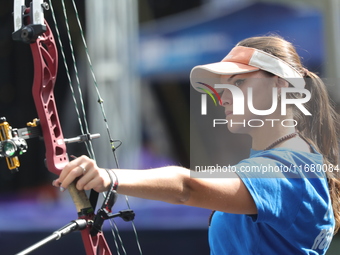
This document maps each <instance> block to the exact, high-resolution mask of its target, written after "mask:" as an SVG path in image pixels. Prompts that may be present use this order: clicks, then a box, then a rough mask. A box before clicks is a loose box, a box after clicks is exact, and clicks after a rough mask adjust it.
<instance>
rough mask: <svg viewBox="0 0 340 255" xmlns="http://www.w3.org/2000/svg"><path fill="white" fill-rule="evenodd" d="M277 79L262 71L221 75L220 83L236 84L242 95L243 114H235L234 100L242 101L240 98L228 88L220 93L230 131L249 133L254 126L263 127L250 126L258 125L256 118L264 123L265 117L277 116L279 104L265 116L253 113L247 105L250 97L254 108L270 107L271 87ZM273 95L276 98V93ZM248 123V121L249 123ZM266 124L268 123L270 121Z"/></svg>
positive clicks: (271, 101) (271, 103)
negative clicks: (250, 92) (250, 91)
mask: <svg viewBox="0 0 340 255" xmlns="http://www.w3.org/2000/svg"><path fill="white" fill-rule="evenodd" d="M277 80H278V77H277V76H269V75H268V74H266V73H265V72H263V71H256V72H252V73H246V74H237V75H231V76H230V75H222V76H221V83H222V84H230V85H233V86H236V87H238V88H239V89H240V90H241V91H242V93H243V95H244V114H242V115H237V114H234V107H235V104H236V103H237V102H236V101H235V100H241V101H242V99H241V98H237V97H235V95H234V96H233V95H232V93H231V91H230V90H229V89H224V91H223V93H222V97H221V99H222V106H223V107H224V108H225V114H226V119H227V120H228V129H229V130H230V131H231V132H232V133H243V134H251V133H252V132H253V130H254V128H257V129H258V128H265V126H263V127H251V126H259V125H260V123H261V122H260V121H256V120H263V122H264V123H265V121H264V120H265V119H270V118H273V117H274V116H275V118H277V114H278V113H279V108H280V107H279V106H278V107H277V110H276V111H275V112H274V113H272V114H270V115H265V116H260V115H255V114H254V113H252V112H251V111H250V109H249V107H248V100H249V99H251V102H252V106H253V107H254V108H255V109H256V110H268V109H270V108H271V107H272V105H273V88H274V87H276V86H277ZM249 88H251V89H252V95H249ZM274 97H275V98H277V95H274ZM239 103H240V102H239ZM249 121H250V122H249ZM248 123H250V125H249V124H248ZM266 124H270V122H269V123H266Z"/></svg>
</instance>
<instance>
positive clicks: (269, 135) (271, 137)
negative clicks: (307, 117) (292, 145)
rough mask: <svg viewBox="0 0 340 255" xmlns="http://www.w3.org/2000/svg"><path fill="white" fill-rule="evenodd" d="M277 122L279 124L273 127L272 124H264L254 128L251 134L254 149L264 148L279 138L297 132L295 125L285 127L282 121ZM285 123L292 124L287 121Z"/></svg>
mask: <svg viewBox="0 0 340 255" xmlns="http://www.w3.org/2000/svg"><path fill="white" fill-rule="evenodd" d="M275 124H276V125H279V126H277V127H272V126H271V124H270V126H267V127H264V126H263V127H261V128H258V129H254V130H252V132H251V133H250V135H251V137H252V148H253V149H254V150H264V149H265V148H267V147H268V146H270V145H271V144H272V143H274V142H275V141H276V140H277V139H279V138H281V137H283V136H286V135H289V134H292V133H294V132H296V130H295V128H294V127H284V126H282V125H281V122H280V123H275ZM285 125H288V126H292V125H290V124H287V123H285Z"/></svg>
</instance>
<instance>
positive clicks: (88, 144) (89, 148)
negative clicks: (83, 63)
mask: <svg viewBox="0 0 340 255" xmlns="http://www.w3.org/2000/svg"><path fill="white" fill-rule="evenodd" d="M49 5H50V8H51V14H52V19H53V22H54V25H55V30H56V34H57V38H58V43H59V46H60V52H61V54H62V57H63V63H64V67H65V70H66V76H67V80H68V85H69V87H70V90H71V94H72V100H73V103H74V105H75V111H76V115H77V119H78V123H79V128H80V131H81V133H82V134H83V135H84V134H85V131H84V125H85V130H86V133H87V134H89V133H90V132H89V127H88V123H87V118H86V111H85V108H84V102H83V96H82V91H81V88H80V82H79V76H78V69H77V66H76V64H75V63H76V62H75V61H76V60H75V55H74V50H73V45H72V43H70V47H71V55H72V60H73V68H74V71H75V73H76V75H75V76H76V80H77V84H78V93H79V95H80V96H79V98H80V104H81V106H82V114H83V116H84V118H83V121H84V125H83V124H82V119H81V116H80V111H79V108H78V106H77V105H78V102H77V98H76V96H75V92H74V89H73V85H72V80H71V75H70V71H69V68H68V64H67V62H66V56H65V51H64V45H63V42H62V40H61V36H60V32H59V28H58V23H57V19H56V16H55V12H54V9H53V5H52V1H51V0H49ZM64 15H65V14H64ZM66 19H67V15H66ZM66 26H67V34H68V38H69V40H70V39H71V35H70V33H69V32H70V30H69V26H68V22H66ZM85 146H86V150H87V152H88V153H89V156H90V157H91V158H92V159H94V160H95V154H94V151H93V146H92V142H91V140H88V141H85Z"/></svg>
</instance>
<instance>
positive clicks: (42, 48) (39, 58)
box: [13, 0, 112, 255]
mask: <svg viewBox="0 0 340 255" xmlns="http://www.w3.org/2000/svg"><path fill="white" fill-rule="evenodd" d="M18 2H19V4H18ZM14 3H15V5H14V7H15V8H17V10H18V9H19V10H20V8H19V7H21V10H22V11H21V13H22V14H23V16H22V27H21V28H20V30H19V26H18V24H16V25H15V28H16V29H17V30H16V31H15V33H14V36H13V37H16V36H17V35H19V37H20V38H21V39H22V40H24V41H25V42H29V43H30V47H31V51H32V55H33V62H34V81H33V87H32V94H33V99H34V103H35V107H36V110H37V114H38V117H39V119H40V126H41V130H42V134H43V138H44V143H45V147H46V166H47V169H48V170H49V171H50V172H52V173H54V174H57V175H59V174H60V172H61V171H62V169H63V168H64V166H65V165H66V164H67V163H68V162H69V159H68V155H67V149H66V144H65V139H64V136H63V132H62V128H61V125H60V121H59V116H58V111H57V107H56V102H55V97H54V86H55V81H56V77H57V71H58V52H57V47H56V43H55V40H54V37H53V34H52V32H51V29H50V27H49V26H48V24H47V22H46V21H45V22H44V21H43V18H42V21H41V24H38V25H37V24H36V23H35V22H34V20H33V19H34V18H33V15H31V13H33V12H34V14H35V17H36V12H37V11H38V12H39V9H41V10H40V11H41V12H43V10H42V7H41V6H42V5H43V1H39V0H35V1H33V8H34V7H36V9H34V10H32V9H29V8H26V7H25V6H24V5H21V6H20V4H22V3H24V1H20V0H18V1H15V2H14ZM31 7H32V5H31ZM15 10H16V9H15ZM15 12H16V11H15ZM17 15H18V12H16V13H15V18H17ZM39 19H41V16H40V17H39ZM31 20H33V22H32V23H31ZM25 23H28V24H25ZM31 24H33V25H31ZM37 30H39V34H38V35H37V34H35V31H37ZM41 32H42V33H41ZM17 38H18V37H17ZM69 192H70V195H71V197H72V199H73V201H74V203H75V205H76V209H77V212H78V216H79V218H81V219H85V220H86V221H87V224H86V227H85V228H84V229H82V230H81V235H82V239H83V243H84V247H85V250H86V254H87V255H97V254H99V255H111V254H112V253H111V251H110V249H109V246H108V244H107V242H106V240H105V237H104V235H103V233H102V232H98V233H97V234H96V235H94V236H92V235H91V234H90V229H91V224H90V223H91V222H92V220H93V218H94V213H93V208H92V206H91V203H90V201H89V199H88V198H87V196H86V194H85V191H79V190H77V189H76V186H75V183H73V184H71V185H70V187H69Z"/></svg>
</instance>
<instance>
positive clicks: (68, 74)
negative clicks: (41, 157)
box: [49, 0, 142, 254]
mask: <svg viewBox="0 0 340 255" xmlns="http://www.w3.org/2000/svg"><path fill="white" fill-rule="evenodd" d="M61 3H62V7H63V13H64V18H65V25H66V29H67V35H68V41H69V45H70V49H71V54H72V60H73V68H74V71H75V77H76V82H77V87H78V93H79V100H80V105H81V108H82V114H83V122H84V125H85V130H86V133H87V134H89V133H90V132H89V128H88V123H87V120H86V111H85V107H84V101H83V96H82V89H81V86H80V82H79V75H78V69H77V66H76V58H75V54H74V48H73V44H72V37H71V33H70V28H69V23H68V17H67V12H66V7H65V3H64V0H61ZM72 4H73V8H74V11H75V15H76V19H77V23H78V27H79V32H80V35H81V38H82V42H83V45H84V49H85V53H86V57H87V61H88V64H89V68H90V71H91V75H92V79H93V83H94V87H95V90H96V93H97V97H98V100H97V102H98V103H99V105H100V109H101V113H102V116H103V121H104V123H105V126H106V131H107V135H108V138H109V142H110V146H111V149H112V153H113V156H114V161H115V164H116V167H117V168H118V169H119V168H120V166H119V163H118V159H117V156H116V149H117V148H118V147H119V146H120V145H121V144H122V143H121V141H119V140H113V139H112V136H111V132H110V128H109V125H108V122H107V117H106V113H105V109H104V101H103V99H102V97H101V95H100V91H99V88H98V83H97V79H96V76H95V73H94V70H93V65H92V61H91V58H90V54H89V51H88V47H87V43H86V40H85V36H84V31H83V28H82V25H81V22H80V19H79V13H78V10H77V6H76V4H75V2H74V0H72ZM49 5H50V8H51V13H52V18H53V22H54V23H55V28H56V33H57V37H58V41H59V44H60V48H61V53H62V57H63V62H64V66H65V69H66V73H67V78H68V81H69V86H70V89H71V93H72V98H73V101H74V105H75V108H76V113H77V117H78V122H79V125H80V129H81V132H82V133H83V134H84V128H83V124H82V121H81V116H80V113H79V112H80V111H79V109H78V106H77V99H76V97H75V93H74V89H73V85H72V81H71V76H70V72H69V68H68V65H67V62H66V57H65V52H64V47H63V44H62V41H61V36H60V33H59V29H58V26H57V21H56V17H55V12H54V9H53V5H52V1H51V0H49ZM115 143H118V145H117V146H115ZM86 148H87V151H88V153H89V155H90V157H91V158H92V159H94V160H95V153H94V150H93V146H92V143H91V140H89V141H88V143H86ZM103 195H104V197H105V194H104V193H103ZM125 200H126V204H127V206H128V208H129V209H131V208H130V204H129V199H128V197H127V196H125ZM109 221H110V225H111V231H112V235H113V237H114V242H115V246H116V248H117V252H118V254H120V253H119V248H118V243H117V238H116V234H117V237H118V239H119V242H120V245H121V248H122V250H123V253H124V254H126V250H125V248H124V245H123V241H122V239H121V237H120V234H119V231H118V228H117V225H116V223H115V221H114V220H113V219H110V220H109ZM131 224H132V228H133V231H134V234H135V238H136V243H137V246H138V249H139V253H140V254H142V250H141V247H140V243H139V238H138V234H137V230H136V227H135V224H134V221H133V220H132V221H131ZM113 228H114V229H115V231H116V234H115V232H114V229H113Z"/></svg>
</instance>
